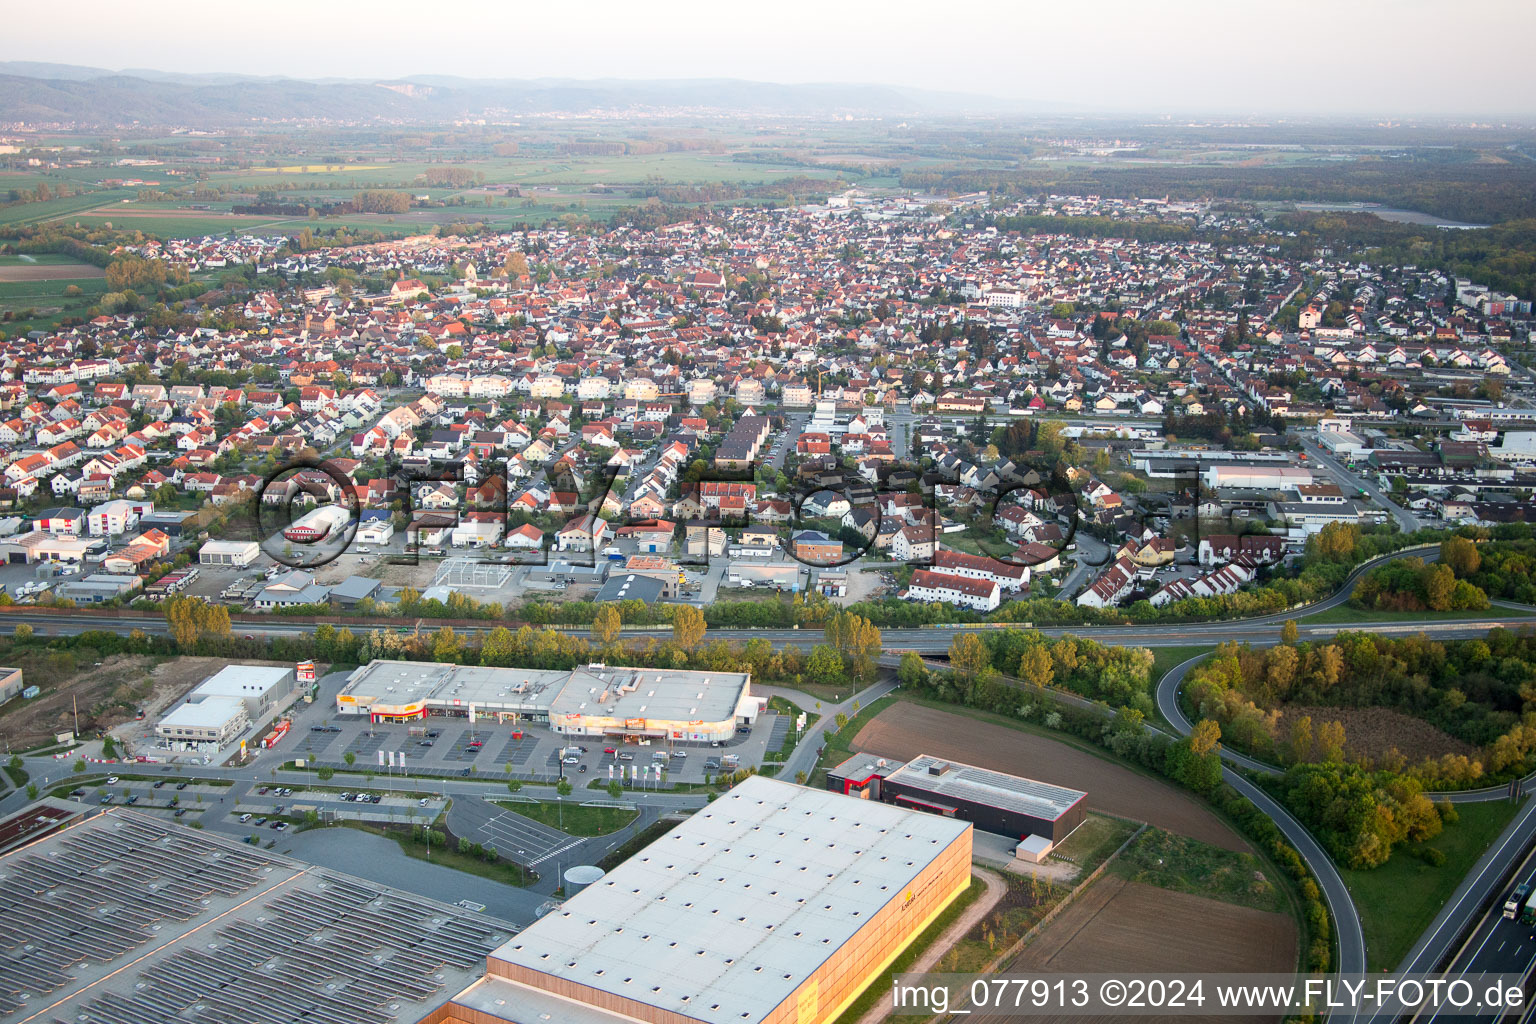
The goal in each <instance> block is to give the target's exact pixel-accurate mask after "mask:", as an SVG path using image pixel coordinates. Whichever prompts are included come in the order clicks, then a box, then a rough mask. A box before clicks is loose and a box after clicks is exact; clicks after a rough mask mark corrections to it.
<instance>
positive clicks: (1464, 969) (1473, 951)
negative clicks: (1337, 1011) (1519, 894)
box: [1369, 800, 1536, 1024]
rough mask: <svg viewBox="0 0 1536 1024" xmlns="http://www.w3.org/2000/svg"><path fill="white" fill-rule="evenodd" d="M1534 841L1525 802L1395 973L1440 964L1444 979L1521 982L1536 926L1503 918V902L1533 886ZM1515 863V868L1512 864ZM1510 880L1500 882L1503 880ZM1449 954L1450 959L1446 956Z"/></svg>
mask: <svg viewBox="0 0 1536 1024" xmlns="http://www.w3.org/2000/svg"><path fill="white" fill-rule="evenodd" d="M1533 836H1536V800H1532V801H1529V802H1527V803H1526V805H1525V807H1523V808H1522V809H1521V811H1520V813H1519V814H1517V815H1516V816H1515V819H1514V821H1512V822H1510V824H1509V827H1508V828H1506V829H1505V830H1504V833H1503V834H1502V835H1500V836H1499V838H1498V840H1497V841H1495V842H1494V844H1493V845H1492V846H1491V847H1490V848H1489V849H1488V851H1487V852H1486V853H1484V854H1483V856H1482V857H1481V858H1480V859H1479V860H1478V862H1477V864H1475V865H1474V866H1473V868H1472V870H1471V871H1470V872H1468V874H1467V877H1466V878H1464V879H1463V880H1462V883H1461V885H1460V886H1458V887H1457V889H1456V891H1455V892H1454V893H1452V895H1451V898H1450V899H1449V900H1447V901H1446V904H1445V906H1443V907H1441V908H1440V913H1439V914H1437V915H1436V916H1435V919H1434V921H1432V922H1431V923H1430V926H1429V928H1428V929H1426V930H1425V932H1424V934H1423V935H1421V936H1420V937H1419V941H1418V942H1417V943H1415V944H1414V947H1413V948H1412V949H1411V950H1409V952H1408V955H1407V956H1406V957H1404V958H1403V962H1402V964H1400V965H1399V970H1402V971H1412V972H1415V973H1418V972H1425V973H1427V972H1430V971H1433V970H1435V968H1436V965H1437V964H1440V963H1443V962H1446V958H1447V957H1450V960H1449V962H1448V963H1447V964H1446V973H1447V974H1449V975H1471V976H1478V975H1483V974H1517V975H1519V976H1521V977H1525V976H1526V975H1527V974H1529V973H1530V970H1531V967H1532V966H1533V965H1536V927H1533V926H1531V925H1525V924H1521V923H1520V922H1519V921H1518V920H1513V921H1512V920H1509V919H1507V918H1505V917H1504V910H1503V908H1504V901H1505V899H1506V898H1508V896H1509V894H1510V892H1511V891H1512V890H1513V889H1514V886H1515V885H1516V884H1517V883H1518V882H1528V883H1536V865H1533V864H1532V857H1533V856H1536V855H1533V854H1529V853H1527V854H1526V855H1525V856H1524V859H1523V860H1522V859H1521V855H1522V853H1524V852H1525V851H1527V850H1529V849H1530V847H1531V841H1532V838H1533ZM1517 860H1518V861H1520V863H1519V864H1518V866H1515V865H1514V863H1513V862H1515V861H1517ZM1511 876H1512V880H1510V881H1506V878H1510V877H1511ZM1481 907H1487V911H1486V913H1484V914H1483V917H1482V919H1481V920H1480V921H1478V924H1477V927H1476V929H1475V930H1474V931H1473V932H1472V934H1471V935H1470V936H1469V937H1468V938H1467V939H1466V941H1465V942H1463V943H1462V944H1461V946H1460V948H1459V949H1457V948H1455V942H1456V939H1457V937H1458V936H1460V935H1461V934H1463V933H1464V932H1465V931H1466V928H1465V926H1466V923H1467V922H1468V921H1469V920H1472V919H1474V917H1475V916H1476V914H1477V913H1478V910H1479V908H1481ZM1453 950H1454V955H1452V952H1453ZM1389 1019H1390V1015H1388V1014H1385V1013H1380V1014H1376V1015H1374V1016H1372V1017H1370V1018H1369V1024H1387V1021H1388V1020H1389ZM1417 1019H1418V1020H1419V1021H1421V1022H1424V1021H1433V1020H1452V1019H1454V1020H1462V1021H1466V1020H1494V1019H1496V1017H1495V1016H1493V1015H1484V1016H1481V1017H1473V1016H1461V1017H1452V1016H1451V1015H1450V1014H1448V1013H1424V1014H1421V1015H1420V1016H1419V1017H1418V1018H1417Z"/></svg>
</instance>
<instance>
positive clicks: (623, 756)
mask: <svg viewBox="0 0 1536 1024" xmlns="http://www.w3.org/2000/svg"><path fill="white" fill-rule="evenodd" d="M634 759H635V755H634V754H631V753H630V752H629V751H627V750H621V751H619V760H620V761H633V760H634Z"/></svg>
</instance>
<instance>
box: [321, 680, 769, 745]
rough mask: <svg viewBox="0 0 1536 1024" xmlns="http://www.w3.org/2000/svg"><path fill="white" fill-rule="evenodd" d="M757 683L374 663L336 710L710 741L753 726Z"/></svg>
mask: <svg viewBox="0 0 1536 1024" xmlns="http://www.w3.org/2000/svg"><path fill="white" fill-rule="evenodd" d="M751 678H752V677H751V675H750V674H749V673H745V672H691V671H689V672H684V671H664V670H658V669H648V668H624V667H620V666H616V665H602V664H592V665H583V666H581V667H579V668H574V669H571V670H570V671H557V670H541V669H523V668H486V667H483V666H477V665H439V664H428V663H423V662H416V661H372V662H369V663H368V664H367V665H364V666H362V667H361V668H359V669H357V670H356V671H355V672H353V673H352V675H351V677H350V678H348V680H347V683H346V685H345V686H343V687H342V689H341V693H339V694H337V696H336V710H337V712H338V713H340V714H358V715H362V714H366V715H369V716H371V717H372V718H373V720H374V721H376V722H407V721H415V720H417V719H421V718H426V717H427V716H429V715H446V716H451V717H468V716H469V715H471V714H474V715H475V716H476V717H485V718H494V719H496V720H498V721H531V722H548V723H549V726H550V728H551V729H552V730H554V731H555V732H558V733H562V734H565V735H569V736H606V737H612V738H615V739H624V740H640V739H665V740H675V741H679V742H686V743H704V742H715V741H717V740H727V739H730V738H731V737H732V736H734V735H735V733H736V727H737V726H738V725H743V724H750V723H751V722H753V721H755V720H756V718H757V713H758V710H759V708H760V707H761V705H762V701H761V699H760V698H757V697H753V696H752V686H751Z"/></svg>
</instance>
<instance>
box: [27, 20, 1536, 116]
mask: <svg viewBox="0 0 1536 1024" xmlns="http://www.w3.org/2000/svg"><path fill="white" fill-rule="evenodd" d="M10 6H11V9H10V10H9V11H8V12H7V14H6V18H5V22H6V25H5V31H4V33H3V35H4V38H3V39H0V59H7V60H35V61H52V62H60V63H70V64H87V65H92V66H97V67H107V68H114V69H117V68H129V67H140V68H156V69H160V70H166V71H194V72H206V71H230V72H244V73H251V74H267V75H288V76H295V77H305V78H315V77H328V76H339V77H355V78H399V77H408V76H410V75H413V74H452V75H462V76H466V77H478V78H538V77H558V78H605V77H611V78H706V77H732V78H749V79H758V80H765V81H776V82H873V83H885V84H890V85H898V86H903V85H904V86H913V87H920V88H927V89H943V90H950V91H957V92H973V93H984V94H989V95H995V96H1001V97H1008V98H1017V99H1025V100H1039V101H1045V102H1049V103H1052V104H1055V103H1061V104H1066V105H1069V106H1071V107H1073V108H1079V109H1085V110H1102V111H1106V112H1124V111H1143V112H1146V111H1151V112H1167V113H1192V112H1202V111H1230V112H1289V113H1303V114H1326V113H1338V114H1368V115H1411V114H1455V115H1471V116H1485V117H1487V116H1494V115H1499V114H1511V113H1515V114H1532V113H1536V72H1533V71H1532V64H1531V62H1529V61H1528V60H1527V59H1526V58H1525V57H1524V56H1523V55H1522V54H1520V53H1519V52H1518V49H1517V48H1518V47H1519V46H1522V45H1523V43H1522V42H1521V41H1523V40H1529V39H1530V38H1531V37H1532V34H1533V32H1536V3H1532V2H1531V0H1435V2H1431V0H1288V2H1269V3H1260V2H1256V0H1051V2H1039V0H1015V2H1006V0H1003V2H990V0H988V2H969V3H967V2H960V3H935V2H932V0H925V2H922V3H917V2H911V0H880V2H868V0H842V2H829V0H777V2H769V3H751V4H747V3H733V2H731V0H708V2H703V0H660V2H650V3H639V2H635V0H565V2H561V3H551V2H548V0H543V2H539V3H524V2H522V0H459V2H458V3H453V4H444V5H441V6H440V7H439V6H436V5H433V4H430V3H426V4H423V3H420V2H418V0H411V2H406V0H369V2H366V3H361V4H358V3H350V2H344V0H302V2H301V0H263V2H261V3H256V4H248V5H235V6H228V5H224V6H218V5H215V6H212V7H203V8H199V9H198V13H196V14H193V13H189V12H188V11H186V10H182V9H180V8H178V7H176V6H175V5H171V6H168V7H165V8H157V7H155V6H150V7H148V8H146V7H144V6H143V5H139V4H125V3H122V2H121V0H74V2H72V3H70V4H68V5H67V8H55V7H53V6H52V5H50V4H37V3H28V4H12V5H10Z"/></svg>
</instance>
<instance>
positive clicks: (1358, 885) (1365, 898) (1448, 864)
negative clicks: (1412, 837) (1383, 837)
mask: <svg viewBox="0 0 1536 1024" xmlns="http://www.w3.org/2000/svg"><path fill="white" fill-rule="evenodd" d="M1519 809H1520V805H1519V804H1515V803H1510V802H1509V801H1507V800H1491V801H1488V802H1486V803H1472V804H1457V805H1456V812H1457V814H1458V815H1459V819H1458V820H1457V821H1456V822H1455V823H1454V824H1450V825H1446V826H1445V829H1444V831H1442V832H1441V833H1440V834H1439V835H1438V836H1436V837H1435V838H1433V839H1431V840H1429V841H1427V842H1423V843H1405V844H1403V845H1402V846H1400V847H1398V848H1397V849H1395V850H1393V852H1392V859H1391V860H1389V861H1387V863H1385V864H1383V865H1382V866H1381V867H1379V868H1374V869H1370V870H1364V871H1356V870H1351V869H1348V868H1340V869H1339V874H1341V875H1343V876H1344V884H1345V885H1347V886H1348V887H1349V893H1350V896H1351V897H1353V899H1354V901H1355V907H1356V908H1357V909H1358V910H1359V911H1360V924H1361V926H1362V927H1363V928H1364V930H1365V945H1366V949H1367V951H1368V953H1367V957H1368V965H1369V967H1370V969H1371V970H1373V971H1375V970H1378V969H1379V970H1391V969H1392V968H1395V967H1396V966H1397V964H1398V962H1399V961H1400V960H1402V958H1403V957H1404V956H1405V955H1406V954H1407V952H1408V950H1409V948H1410V947H1412V945H1413V943H1414V940H1415V939H1417V938H1418V937H1419V935H1420V934H1421V933H1422V932H1423V931H1424V929H1425V928H1426V927H1428V926H1429V922H1430V921H1432V920H1433V919H1434V916H1435V915H1436V914H1437V913H1439V911H1440V908H1441V907H1442V906H1444V905H1445V901H1446V900H1448V899H1449V898H1450V896H1451V893H1452V892H1453V891H1455V889H1456V886H1457V885H1458V884H1459V883H1460V882H1461V880H1462V878H1463V877H1465V876H1466V874H1467V872H1468V871H1470V870H1471V869H1472V865H1473V864H1475V863H1477V858H1479V857H1481V856H1482V855H1483V851H1485V850H1486V849H1488V847H1489V845H1491V844H1492V843H1493V841H1494V840H1495V839H1496V838H1498V835H1499V833H1500V832H1502V831H1504V827H1505V826H1506V825H1508V824H1509V822H1510V819H1511V818H1513V817H1514V816H1515V813H1516V812H1517V811H1518V810H1519ZM1428 846H1432V847H1434V848H1436V849H1438V850H1439V851H1440V852H1441V853H1443V854H1445V863H1443V864H1441V865H1440V866H1439V867H1433V866H1431V865H1429V864H1427V863H1425V862H1424V861H1423V860H1421V859H1419V857H1417V856H1415V853H1416V852H1417V851H1420V850H1422V849H1423V848H1424V847H1428Z"/></svg>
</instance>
